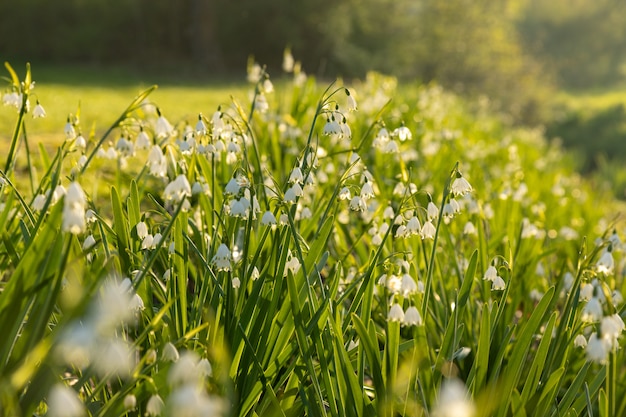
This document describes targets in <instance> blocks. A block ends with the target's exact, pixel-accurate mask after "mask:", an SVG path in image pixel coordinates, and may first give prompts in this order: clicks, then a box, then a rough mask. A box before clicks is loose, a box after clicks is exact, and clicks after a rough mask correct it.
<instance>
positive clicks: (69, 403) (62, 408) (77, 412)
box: [46, 383, 86, 417]
mask: <svg viewBox="0 0 626 417" xmlns="http://www.w3.org/2000/svg"><path fill="white" fill-rule="evenodd" d="M85 414H86V413H85V406H84V405H83V403H82V402H81V401H80V399H79V398H78V394H76V391H74V390H73V389H72V388H70V387H66V386H65V385H63V384H60V383H59V384H56V385H54V386H53V387H52V388H51V389H50V392H49V393H48V414H46V415H47V416H49V417H81V416H84V415H85Z"/></svg>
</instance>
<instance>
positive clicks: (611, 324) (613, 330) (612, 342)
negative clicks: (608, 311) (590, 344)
mask: <svg viewBox="0 0 626 417" xmlns="http://www.w3.org/2000/svg"><path fill="white" fill-rule="evenodd" d="M600 331H601V333H602V338H603V339H604V340H605V341H606V342H607V343H608V345H609V346H610V348H617V347H618V342H617V339H618V338H619V336H620V335H621V334H622V332H623V331H624V320H622V317H621V316H620V315H619V314H617V313H615V314H613V315H611V316H606V317H604V318H602V323H601V324H600Z"/></svg>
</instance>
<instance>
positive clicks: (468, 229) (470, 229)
mask: <svg viewBox="0 0 626 417" xmlns="http://www.w3.org/2000/svg"><path fill="white" fill-rule="evenodd" d="M476 233H477V232H476V227H475V226H474V223H472V222H467V223H465V227H464V228H463V234H464V235H475V234H476Z"/></svg>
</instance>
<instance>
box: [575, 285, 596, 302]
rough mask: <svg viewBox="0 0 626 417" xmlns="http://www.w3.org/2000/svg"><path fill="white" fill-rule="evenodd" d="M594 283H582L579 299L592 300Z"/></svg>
mask: <svg viewBox="0 0 626 417" xmlns="http://www.w3.org/2000/svg"><path fill="white" fill-rule="evenodd" d="M593 290H594V287H593V284H591V283H586V284H583V285H581V287H580V294H579V297H578V299H579V300H581V301H589V300H591V297H593Z"/></svg>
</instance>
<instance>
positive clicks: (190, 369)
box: [167, 350, 200, 387]
mask: <svg viewBox="0 0 626 417" xmlns="http://www.w3.org/2000/svg"><path fill="white" fill-rule="evenodd" d="M199 362H200V357H199V356H198V354H197V353H195V352H193V351H190V350H186V351H184V352H183V353H182V354H181V355H180V358H179V359H178V361H176V363H175V364H174V365H172V367H171V368H170V370H169V373H168V374H167V382H168V384H169V385H170V386H171V387H178V386H181V385H185V384H196V383H197V382H198V381H199V380H200V369H199V368H198V363H199Z"/></svg>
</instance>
